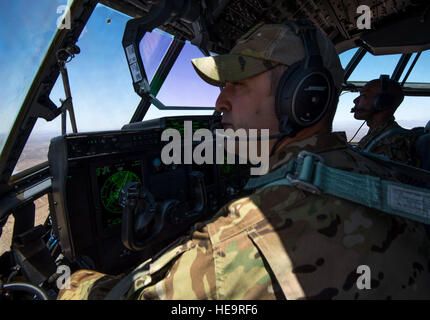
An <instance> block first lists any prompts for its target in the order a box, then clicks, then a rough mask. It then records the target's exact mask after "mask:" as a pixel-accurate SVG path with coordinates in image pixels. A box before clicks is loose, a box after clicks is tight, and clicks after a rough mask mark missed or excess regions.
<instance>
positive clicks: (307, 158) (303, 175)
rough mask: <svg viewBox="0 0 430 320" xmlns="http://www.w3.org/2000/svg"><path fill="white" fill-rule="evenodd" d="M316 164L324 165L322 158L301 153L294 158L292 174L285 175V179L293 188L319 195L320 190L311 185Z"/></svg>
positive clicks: (313, 154) (309, 153) (306, 152)
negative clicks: (294, 163) (294, 164)
mask: <svg viewBox="0 0 430 320" xmlns="http://www.w3.org/2000/svg"><path fill="white" fill-rule="evenodd" d="M316 162H321V163H324V158H323V157H321V156H320V155H318V154H316V153H312V152H309V151H306V150H303V151H301V152H300V153H299V155H298V156H297V158H296V167H295V170H294V173H292V174H291V173H290V174H287V179H288V180H289V181H290V183H291V184H292V185H293V186H294V187H297V188H299V189H302V190H304V191H307V192H310V193H312V194H321V193H322V191H321V189H319V188H318V187H316V186H315V185H314V184H313V183H312V177H313V173H314V171H315V165H316Z"/></svg>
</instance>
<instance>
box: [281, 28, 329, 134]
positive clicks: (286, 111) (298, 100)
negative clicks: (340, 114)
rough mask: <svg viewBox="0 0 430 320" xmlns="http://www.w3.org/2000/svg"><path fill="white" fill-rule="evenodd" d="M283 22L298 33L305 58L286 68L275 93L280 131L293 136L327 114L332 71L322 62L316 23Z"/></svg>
mask: <svg viewBox="0 0 430 320" xmlns="http://www.w3.org/2000/svg"><path fill="white" fill-rule="evenodd" d="M284 23H285V24H286V25H287V26H288V27H290V28H291V29H292V30H293V31H294V32H295V33H296V34H297V35H299V34H300V36H301V38H302V41H303V45H304V49H305V58H304V59H303V60H302V61H299V62H297V63H294V64H293V65H291V66H289V67H288V68H287V70H286V71H285V72H284V74H283V75H282V77H281V79H280V81H279V84H278V88H277V92H276V100H275V110H276V115H277V117H278V120H279V131H280V132H281V134H283V135H286V136H290V137H294V136H295V135H296V134H297V133H298V132H299V131H300V130H302V129H303V128H306V127H309V126H312V125H313V124H315V123H317V122H318V121H319V120H320V119H321V118H322V117H323V116H324V115H325V114H326V113H327V111H328V109H329V106H330V105H331V104H332V103H334V100H335V98H336V88H335V86H334V81H333V77H332V75H331V73H330V72H329V71H328V70H327V69H326V68H325V67H324V65H323V59H322V57H321V53H320V50H319V47H318V42H317V37H316V28H315V26H314V25H313V24H312V23H311V22H310V21H306V20H301V21H298V22H292V21H286V22H284Z"/></svg>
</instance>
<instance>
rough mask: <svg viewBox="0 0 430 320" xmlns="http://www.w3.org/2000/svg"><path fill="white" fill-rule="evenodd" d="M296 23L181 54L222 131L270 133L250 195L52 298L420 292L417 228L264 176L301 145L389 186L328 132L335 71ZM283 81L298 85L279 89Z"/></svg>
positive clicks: (338, 72)
mask: <svg viewBox="0 0 430 320" xmlns="http://www.w3.org/2000/svg"><path fill="white" fill-rule="evenodd" d="M307 30H311V28H310V27H309V25H308V24H305V25H300V24H294V23H289V24H264V25H260V26H258V27H257V28H254V29H253V30H251V31H250V32H249V33H247V34H246V35H245V36H243V37H242V38H241V39H239V41H238V43H237V44H236V46H235V47H234V48H233V49H232V51H231V53H230V54H226V55H219V56H213V57H204V58H200V59H196V60H193V61H192V62H193V65H194V67H195V69H196V70H197V73H198V74H199V75H200V76H201V77H202V79H203V80H204V81H207V82H208V83H210V84H213V85H216V86H223V87H224V89H223V91H222V92H221V93H220V95H219V97H218V99H217V101H216V109H217V110H218V111H220V112H221V113H222V114H223V121H222V122H223V124H224V125H225V127H229V128H233V129H238V128H245V129H252V128H257V129H258V128H266V129H270V135H271V136H272V137H273V139H272V140H271V148H274V152H273V153H272V155H271V156H270V159H269V173H267V174H266V175H263V176H260V177H257V176H256V177H252V179H254V180H250V181H249V182H248V185H247V187H248V188H250V190H252V191H251V193H250V195H249V196H246V197H242V198H239V199H236V200H234V201H232V202H230V203H228V204H226V205H225V206H224V207H223V208H222V209H221V210H219V212H217V213H216V214H215V216H214V217H213V218H212V219H211V220H209V221H207V222H199V223H197V224H196V225H194V226H193V228H192V229H191V231H190V232H189V233H188V234H187V235H185V236H184V237H182V238H180V239H178V240H177V242H176V243H175V244H173V245H171V246H170V247H169V248H166V249H165V250H164V251H163V252H162V253H160V254H159V255H157V256H156V257H153V258H152V259H149V260H148V261H145V262H143V263H142V264H141V265H139V266H137V267H136V269H135V270H134V271H132V272H131V273H129V274H127V275H125V276H123V277H120V276H118V277H115V276H109V275H104V274H101V273H98V272H96V271H91V270H79V271H77V272H76V273H74V274H73V275H72V277H71V286H70V289H64V290H62V291H61V292H60V294H59V298H60V299H101V298H106V299H179V300H181V299H402V298H426V299H429V298H430V246H429V244H430V243H429V240H428V238H427V237H426V234H425V231H424V229H423V227H422V225H421V224H419V223H416V222H414V221H412V220H407V219H404V218H401V217H398V216H395V215H391V214H388V213H384V212H382V211H378V210H375V209H371V208H368V207H367V206H365V205H363V204H360V203H356V202H352V201H349V200H345V199H343V198H341V197H337V196H333V195H329V194H326V193H322V194H320V193H319V192H316V190H313V189H312V188H309V186H308V187H306V184H305V183H298V184H296V185H287V184H283V183H279V181H277V180H276V179H277V178H276V177H275V176H276V175H279V172H280V171H279V170H284V169H285V168H287V169H288V170H289V164H291V160H292V159H294V158H296V159H297V156H298V155H299V154H303V153H301V151H303V150H306V151H307V152H308V153H309V154H311V155H312V157H311V158H312V159H316V161H322V162H323V163H324V164H326V165H328V166H330V167H332V168H341V169H342V170H344V171H345V172H350V173H356V174H362V175H372V176H377V177H384V179H389V180H391V181H395V177H394V176H393V175H392V174H391V172H390V171H389V170H388V169H386V168H385V167H382V166H381V165H379V164H378V163H376V162H373V161H372V160H370V159H368V158H366V157H364V156H362V155H360V154H359V153H358V152H356V151H354V150H351V149H350V148H349V147H348V145H347V141H346V136H345V133H344V132H338V133H333V132H332V130H331V125H332V120H333V116H334V113H335V110H336V105H337V98H338V95H339V93H340V90H341V84H342V81H343V69H342V67H341V64H340V61H339V58H338V55H337V53H336V50H335V48H334V46H333V44H332V42H331V41H330V40H329V39H328V38H327V37H326V36H325V35H324V34H323V33H322V32H321V31H319V30H317V29H314V30H316V31H315V32H314V33H311V35H313V36H309V34H308V38H307V39H308V40H307V41H308V42H305V41H306V39H305V38H304V34H305V32H308V31H307ZM309 32H310V31H309ZM312 37H313V38H312ZM315 38H316V39H317V40H315ZM309 39H310V40H309ZM305 43H306V46H307V49H305ZM312 43H313V44H312ZM316 43H317V44H318V45H317V46H315V44H316ZM310 47H313V49H312V48H311V49H309V48H310ZM315 47H316V48H318V50H319V53H318V54H319V56H318V57H319V58H321V59H318V57H317V58H315V51H313V50H315ZM309 53H311V54H309ZM309 57H313V58H311V59H309ZM314 58H315V60H313V59H314ZM311 60H313V61H311ZM303 61H304V62H305V63H302V62H303ZM306 62H308V63H306ZM319 62H321V63H320V64H319ZM321 64H322V66H321ZM313 68H317V69H313ZM310 74H311V75H312V77H310V76H309V75H310ZM303 84H304V85H303ZM294 86H296V87H297V88H298V90H299V91H300V92H299V91H295V90H293V91H292V94H291V92H290V91H291V89H292V87H294ZM295 93H296V94H295ZM284 94H286V95H287V96H288V95H289V96H291V95H293V96H294V95H295V96H296V97H297V96H300V99H299V100H297V101H296V103H297V105H292V104H288V105H282V103H283V102H284V101H283V100H288V99H285V95H284ZM287 102H288V101H287ZM290 102H291V101H290ZM277 104H280V105H277ZM294 107H298V108H299V109H296V110H295V111H294V112H295V114H296V115H297V114H300V113H301V112H302V111H305V112H304V113H303V115H302V116H300V118H299V119H296V120H295V121H296V122H297V120H300V119H302V120H308V118H311V120H312V121H313V122H314V123H312V121H311V124H309V123H305V122H302V123H294V122H291V121H292V120H291V119H286V118H288V116H290V117H292V116H293V113H291V112H290V113H288V112H289V111H288V110H284V109H283V108H287V109H288V108H294ZM302 109H303V110H302ZM314 109H315V110H316V111H315V110H314ZM287 111H288V112H287ZM290 111H291V110H290ZM314 111H315V112H314ZM286 115H287V116H286ZM306 159H308V158H306ZM306 161H307V160H306ZM284 175H285V172H284ZM261 177H263V180H264V179H265V181H263V180H261V179H260V178H261ZM270 181H273V182H272V183H270V184H267V182H270ZM341 187H344V186H340V185H339V189H342V188H341ZM346 187H348V186H346ZM349 187H350V188H352V191H353V192H354V193H356V194H358V195H362V193H365V194H368V192H369V190H365V189H360V187H361V186H360V185H359V184H357V185H354V184H350V185H349ZM344 190H345V188H344ZM370 192H371V191H370ZM369 197H370V196H369ZM400 205H401V204H400Z"/></svg>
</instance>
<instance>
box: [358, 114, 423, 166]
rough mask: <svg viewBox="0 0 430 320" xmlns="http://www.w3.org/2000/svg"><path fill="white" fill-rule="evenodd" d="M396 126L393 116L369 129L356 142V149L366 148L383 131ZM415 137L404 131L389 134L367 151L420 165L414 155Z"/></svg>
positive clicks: (408, 163) (397, 126) (409, 163)
mask: <svg viewBox="0 0 430 320" xmlns="http://www.w3.org/2000/svg"><path fill="white" fill-rule="evenodd" d="M397 128H401V127H400V126H399V125H398V124H397V122H396V121H394V117H391V118H390V119H388V120H387V121H386V122H385V123H383V124H381V125H379V126H378V127H377V128H375V129H374V130H372V131H370V130H369V132H368V133H367V135H365V136H364V137H363V138H362V139H361V140H360V142H359V143H358V145H357V147H358V149H359V150H364V149H366V148H367V146H369V144H370V143H371V142H372V141H373V140H374V139H376V138H377V137H379V136H380V135H382V134H383V133H384V132H387V131H388V130H391V129H397ZM417 138H418V137H417V136H413V135H409V134H404V133H393V134H389V135H387V136H386V137H384V138H382V139H381V140H379V141H377V142H376V143H375V144H374V145H373V146H372V147H371V148H370V150H368V151H369V152H371V153H376V154H381V155H384V156H386V157H388V158H389V159H391V160H394V161H398V162H402V163H405V164H407V165H411V166H414V167H421V161H420V159H419V157H418V156H417V155H416V151H415V143H416V141H417Z"/></svg>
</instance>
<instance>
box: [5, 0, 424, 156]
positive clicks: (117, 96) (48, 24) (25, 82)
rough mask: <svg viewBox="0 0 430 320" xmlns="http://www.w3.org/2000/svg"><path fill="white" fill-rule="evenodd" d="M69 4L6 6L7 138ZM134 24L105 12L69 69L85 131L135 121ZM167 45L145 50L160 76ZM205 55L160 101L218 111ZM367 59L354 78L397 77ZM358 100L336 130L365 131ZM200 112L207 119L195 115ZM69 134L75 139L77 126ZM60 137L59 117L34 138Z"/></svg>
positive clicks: (409, 104) (43, 0)
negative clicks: (356, 110)
mask: <svg viewBox="0 0 430 320" xmlns="http://www.w3.org/2000/svg"><path fill="white" fill-rule="evenodd" d="M6 3H7V4H6ZM66 3H67V1H66V0H38V1H29V0H16V1H13V2H12V1H8V2H6V1H1V2H0V55H1V59H0V79H1V82H2V84H3V86H2V87H0V98H1V101H2V103H1V104H0V114H1V118H2V121H1V123H0V133H5V132H8V131H9V130H10V127H11V125H12V123H13V121H14V119H15V117H16V115H17V113H18V111H19V110H18V109H19V106H20V104H21V103H22V100H23V99H24V95H25V92H26V91H27V89H28V87H29V86H30V84H31V80H32V79H33V76H34V74H35V72H36V71H37V68H38V66H39V64H40V62H41V60H42V57H43V53H44V52H45V51H46V49H47V46H48V44H49V42H50V40H51V38H52V36H53V34H54V32H55V29H56V21H57V19H58V17H59V16H60V15H59V14H57V12H56V10H57V7H58V6H59V5H64V4H66ZM128 20H129V17H127V16H125V15H123V14H120V13H118V12H115V11H113V10H111V9H109V8H106V7H104V6H100V5H99V6H98V7H97V9H96V11H95V12H94V13H93V15H92V17H91V19H90V22H89V23H88V24H87V26H86V27H85V30H84V31H83V33H82V35H81V38H80V40H79V42H78V43H77V44H78V45H79V46H80V48H81V50H82V52H81V54H79V55H77V56H76V58H75V59H74V60H73V61H72V62H70V63H69V64H68V65H67V68H68V71H69V76H70V84H71V91H72V96H73V99H74V100H73V101H74V106H75V113H76V118H77V125H78V129H79V131H94V130H110V129H119V128H121V127H122V126H123V125H124V124H125V123H128V122H129V120H130V119H131V117H132V115H133V113H134V110H135V108H136V106H137V105H138V103H139V101H140V98H139V97H138V96H137V94H136V93H135V92H134V90H133V87H132V81H131V77H130V73H129V70H128V66H127V62H126V58H125V55H124V51H123V48H122V44H121V40H122V36H123V32H124V27H125V24H126V22H127V21H128ZM166 41H167V42H166ZM166 43H168V40H163V39H162V38H160V37H159V36H154V37H153V39H152V41H146V42H145V45H146V47H144V48H142V51H148V50H149V51H151V50H153V52H154V53H153V55H152V56H151V58H150V59H149V60H150V61H147V63H150V64H151V63H152V68H150V69H151V70H152V71H151V72H150V73H153V72H154V70H155V66H156V65H157V64H158V63H159V61H160V60H161V57H162V55H161V53H160V52H161V51H163V49H162V48H167V46H166ZM157 48H158V49H159V51H157ZM154 50H155V51H154ZM200 56H202V54H201V52H200V51H199V50H197V49H196V48H193V47H192V46H190V45H187V46H186V48H185V50H184V51H183V52H182V53H181V55H180V57H179V61H180V62H181V63H177V64H176V65H175V66H174V68H173V70H172V72H171V75H170V76H169V77H168V78H167V80H166V82H165V84H164V86H163V87H162V89H161V91H160V93H159V96H158V98H159V99H160V100H161V101H162V102H163V103H165V104H166V105H189V106H195V105H202V106H213V105H214V103H215V100H216V97H217V95H218V93H219V89H218V88H215V87H211V86H209V85H207V84H206V83H204V82H203V81H201V80H200V78H198V76H197V75H196V74H195V72H194V70H193V68H192V66H191V63H190V62H189V60H190V59H192V58H196V57H200ZM351 56H352V52H347V53H344V54H342V55H341V60H342V62H343V64H344V65H346V63H347V62H348V60H349V58H350V57H351ZM365 59H367V60H365V61H366V65H365V66H364V67H363V65H361V66H360V70H357V71H355V72H354V73H353V74H352V76H351V79H353V80H370V79H373V78H378V77H379V74H381V73H387V72H388V73H391V72H392V70H393V68H394V64H395V61H397V59H398V58H396V57H395V56H384V57H370V58H365ZM147 60H148V59H147ZM429 66H430V55H429V52H425V53H424V54H423V55H422V57H421V61H420V62H419V63H418V65H417V66H416V68H415V69H414V72H413V73H412V74H411V77H410V78H411V80H416V81H428V80H429V79H428V74H427V70H429ZM59 79H61V78H59ZM356 96H357V94H351V93H346V94H344V95H342V96H341V98H340V103H339V107H338V113H337V115H336V118H335V126H334V127H335V129H338V130H345V128H347V127H348V128H358V127H359V126H360V125H361V123H360V122H357V121H356V120H354V119H353V117H352V114H351V113H350V109H351V107H352V100H353V99H354V98H355V97H356ZM60 98H64V89H63V87H62V83H61V80H59V81H57V84H56V85H55V87H54V89H53V91H52V93H51V99H52V100H53V101H54V102H55V103H56V104H59V99H60ZM429 105H430V98H412V97H411V98H406V99H405V102H404V103H403V105H402V106H401V107H400V108H399V110H398V112H397V119H399V123H400V124H402V125H404V126H406V127H413V126H418V125H425V123H426V122H427V121H428V120H430V112H429V110H430V109H429ZM198 113H202V112H201V111H200V112H195V113H194V114H198ZM171 114H178V113H172V112H159V111H157V110H155V109H154V108H151V109H150V111H149V112H148V118H154V117H159V116H166V115H171ZM206 114H208V112H206ZM68 128H69V132H70V125H69V126H68ZM60 130H61V129H60V119H59V118H58V119H56V120H54V121H52V122H50V123H47V122H46V121H45V120H43V119H39V120H38V122H37V125H36V128H35V132H44V131H53V132H54V133H53V135H55V134H56V133H58V134H59V133H60ZM362 130H364V131H367V130H365V129H362ZM0 147H1V146H0Z"/></svg>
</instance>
